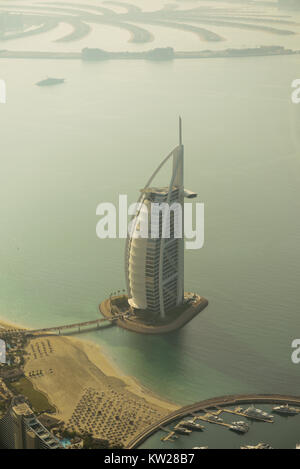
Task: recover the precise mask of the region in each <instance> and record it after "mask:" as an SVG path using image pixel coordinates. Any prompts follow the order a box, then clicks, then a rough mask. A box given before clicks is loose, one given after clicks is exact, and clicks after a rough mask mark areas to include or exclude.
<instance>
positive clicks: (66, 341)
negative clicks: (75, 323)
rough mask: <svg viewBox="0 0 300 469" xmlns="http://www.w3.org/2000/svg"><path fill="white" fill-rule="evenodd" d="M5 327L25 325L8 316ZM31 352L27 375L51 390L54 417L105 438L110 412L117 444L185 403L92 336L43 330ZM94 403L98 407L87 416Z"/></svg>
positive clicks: (1, 323) (1, 322) (112, 435)
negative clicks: (129, 371) (158, 390)
mask: <svg viewBox="0 0 300 469" xmlns="http://www.w3.org/2000/svg"><path fill="white" fill-rule="evenodd" d="M0 327H2V328H5V327H8V328H13V329H21V328H22V329H24V327H22V326H21V325H20V324H14V323H12V322H9V321H7V320H3V319H0ZM26 329H28V328H26ZM25 351H26V353H27V355H26V359H25V365H24V367H23V370H24V375H25V377H26V378H27V379H28V380H30V382H31V383H32V385H33V387H34V389H35V390H37V391H39V392H41V393H43V394H46V396H47V398H48V400H49V402H50V403H51V404H52V405H53V406H54V407H55V408H56V409H57V412H56V414H55V415H54V416H56V417H57V418H58V419H60V420H62V421H63V422H64V423H65V426H66V427H67V428H68V429H70V430H75V431H76V432H78V433H82V432H86V431H89V432H92V433H93V436H94V437H96V438H103V439H105V431H106V432H107V431H108V430H107V429H106V430H105V425H103V426H101V425H100V424H99V423H98V421H99V419H101V421H103V419H104V421H105V416H104V417H103V412H106V413H107V422H108V423H107V426H108V427H109V428H110V433H109V432H108V434H109V435H110V436H109V438H106V439H109V441H111V442H112V444H119V443H120V442H121V443H122V444H126V443H127V442H128V441H129V440H131V439H132V438H133V437H134V436H135V435H137V434H139V433H140V432H141V431H143V430H144V429H145V428H146V427H147V426H148V425H149V424H154V423H155V422H156V421H158V420H160V419H161V418H163V417H166V416H167V415H169V414H170V413H172V412H175V411H176V410H178V409H179V408H180V407H181V406H180V404H177V403H174V402H170V401H168V400H166V399H164V398H163V397H162V396H159V395H157V394H155V393H154V392H152V391H151V390H149V389H148V388H146V387H144V386H143V385H142V384H141V383H140V382H139V380H138V379H137V378H135V377H134V376H130V375H126V374H125V373H123V372H122V370H120V368H119V367H118V366H117V365H116V364H115V362H114V361H113V360H112V358H111V357H110V356H109V355H108V354H107V353H106V352H105V350H103V348H102V347H101V346H99V345H98V344H96V343H94V342H93V341H91V340H86V339H80V338H75V337H68V336H58V335H56V334H49V335H47V336H38V335H37V336H33V337H32V338H30V339H29V342H28V345H27V346H26V348H25ZM37 371H42V373H41V374H39V373H37ZM91 408H93V409H94V412H93V413H92V415H91V416H89V418H87V417H86V416H87V414H88V413H89V412H90V409H91ZM100 415H101V418H100V417H99V416H100ZM130 415H131V416H132V420H130V419H129V418H128V416H130ZM135 416H136V417H135ZM116 417H117V418H116ZM135 418H136V420H134V419H135ZM91 420H92V421H93V424H91ZM102 427H103V428H102ZM106 428H107V427H106ZM120 435H121V436H120Z"/></svg>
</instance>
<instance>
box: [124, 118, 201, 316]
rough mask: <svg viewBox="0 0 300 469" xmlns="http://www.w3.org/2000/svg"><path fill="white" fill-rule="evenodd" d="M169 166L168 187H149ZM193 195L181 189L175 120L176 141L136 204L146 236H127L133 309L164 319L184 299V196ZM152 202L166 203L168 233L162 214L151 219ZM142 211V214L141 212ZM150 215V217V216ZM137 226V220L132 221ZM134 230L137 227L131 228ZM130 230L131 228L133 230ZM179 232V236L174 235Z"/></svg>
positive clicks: (181, 154)
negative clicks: (169, 163)
mask: <svg viewBox="0 0 300 469" xmlns="http://www.w3.org/2000/svg"><path fill="white" fill-rule="evenodd" d="M170 159H171V160H172V163H173V167H172V173H171V179H170V183H169V186H168V187H158V188H157V187H152V186H151V184H152V181H153V180H154V178H155V177H156V176H157V174H158V173H159V172H160V170H161V169H162V167H163V166H164V165H165V163H166V162H167V161H168V160H170ZM196 196H197V194H195V193H193V192H191V191H187V190H185V189H184V146H183V143H182V122H181V118H180V119H179V144H178V146H176V148H174V150H173V151H172V152H171V153H170V154H169V155H168V156H167V157H166V158H164V160H163V161H162V162H161V163H160V165H159V166H158V168H157V169H156V170H155V171H154V173H153V174H152V176H151V177H150V179H149V180H148V182H147V184H146V185H145V187H144V188H143V189H142V190H141V196H140V198H139V201H138V202H139V204H140V205H143V206H144V207H146V208H147V210H145V211H144V212H143V211H141V213H140V220H141V217H143V216H144V217H147V218H148V220H147V221H148V226H149V233H148V237H147V238H145V237H144V238H142V237H138V236H134V235H133V236H132V235H131V236H128V238H127V242H126V252H125V269H126V282H127V291H128V299H129V300H128V301H129V304H130V306H131V307H132V308H133V309H134V310H145V311H146V312H149V314H154V315H159V316H160V317H161V318H165V317H166V315H167V314H168V312H171V311H172V309H174V308H175V307H176V306H179V305H181V304H182V303H183V301H184V198H185V197H188V198H193V197H196ZM153 204H156V205H158V204H160V205H161V206H162V205H164V206H166V205H167V206H168V207H169V208H170V210H169V233H168V236H167V237H166V236H163V233H164V229H165V226H164V224H163V220H162V217H161V216H160V217H158V218H156V220H154V219H153V216H152V215H153V212H152V210H151V207H152V206H153ZM142 212H143V213H142ZM151 217H152V219H151ZM155 223H156V230H157V233H159V235H158V236H157V237H153V236H152V232H151V233H150V227H151V229H153V225H155ZM136 225H138V223H137V224H136ZM135 229H137V226H136V227H135ZM133 231H134V230H133ZM178 233H179V235H178Z"/></svg>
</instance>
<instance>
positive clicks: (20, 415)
mask: <svg viewBox="0 0 300 469" xmlns="http://www.w3.org/2000/svg"><path fill="white" fill-rule="evenodd" d="M0 448H4V449H59V448H62V446H61V444H60V442H59V441H58V440H57V438H55V437H54V436H53V435H52V433H50V432H49V431H48V430H47V429H46V428H45V427H44V426H43V425H42V424H41V423H40V422H39V420H38V419H37V417H36V416H35V414H34V413H33V411H32V410H31V408H30V407H29V405H28V404H27V403H26V402H25V401H24V399H23V398H22V397H15V398H13V400H12V403H11V405H10V407H9V409H8V411H7V412H6V414H5V415H4V417H3V418H2V419H0Z"/></svg>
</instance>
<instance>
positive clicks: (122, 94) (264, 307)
mask: <svg viewBox="0 0 300 469" xmlns="http://www.w3.org/2000/svg"><path fill="white" fill-rule="evenodd" d="M299 66H300V58H299V57H296V56H295V57H268V58H247V59H228V60H223V59H220V60H202V61H189V60H186V61H182V62H180V61H177V62H174V63H164V64H152V63H144V62H127V63H126V65H125V66H124V63H120V62H111V63H109V62H107V63H99V64H82V63H80V62H73V63H72V62H69V63H63V62H56V61H26V67H24V62H23V61H8V60H7V61H2V62H1V74H0V75H2V76H3V78H5V79H6V81H7V85H8V102H7V104H6V105H5V106H1V107H0V142H1V172H0V200H1V203H0V219H1V244H0V258H1V264H0V311H1V316H2V317H3V318H6V319H8V320H11V321H15V322H17V323H22V324H26V325H28V326H50V325H54V324H57V325H58V324H64V323H70V322H75V321H78V320H82V321H84V320H89V319H93V318H97V317H98V303H99V302H100V301H102V300H103V299H104V298H105V297H106V296H107V295H109V293H110V292H111V291H115V290H118V289H121V288H124V286H125V282H124V274H123V269H124V267H123V251H124V241H123V240H99V239H97V237H96V233H95V227H96V223H97V217H96V215H95V213H96V206H97V205H98V203H100V202H103V201H109V202H116V201H117V199H118V194H119V193H121V194H128V197H129V200H131V201H134V200H135V199H136V198H137V196H138V190H139V189H140V188H141V187H142V186H143V184H144V183H145V181H146V179H147V177H148V175H149V174H150V173H151V172H152V171H153V169H154V168H155V167H156V166H157V164H158V163H159V161H160V160H161V159H162V157H163V156H164V155H165V154H167V152H169V151H170V149H171V148H172V147H173V146H174V145H175V144H176V142H177V116H178V115H179V114H182V116H183V119H184V141H185V150H186V167H185V180H186V186H187V187H188V188H190V189H192V190H195V191H197V192H198V193H199V201H201V202H204V203H205V211H206V215H205V236H206V242H205V247H204V248H203V249H202V250H199V251H187V252H186V275H185V277H186V289H187V290H195V291H197V292H199V293H200V294H202V295H204V296H205V297H207V298H208V299H209V301H210V304H209V307H208V308H207V309H206V310H205V311H204V312H203V313H202V314H201V315H199V316H198V317H197V318H196V319H194V320H193V321H192V322H191V323H190V324H189V325H187V326H186V327H185V328H184V329H183V330H181V331H179V332H177V333H175V334H172V335H168V336H161V337H145V336H139V335H135V334H132V333H128V332H126V331H123V330H120V329H117V328H112V329H107V330H105V331H104V332H97V333H96V332H95V333H91V334H89V335H86V336H85V335H83V336H81V337H82V338H84V337H86V338H88V339H92V340H93V341H95V342H96V343H98V344H100V345H101V346H102V347H103V348H104V350H105V351H106V352H107V354H109V355H110V356H111V358H112V359H113V360H114V361H115V362H116V364H117V365H118V366H119V367H120V368H121V369H122V371H123V372H124V373H128V374H132V375H134V376H136V377H137V378H138V379H140V380H141V382H142V383H143V384H144V385H146V386H148V387H149V388H151V389H152V390H154V391H155V392H157V393H159V394H162V395H164V396H166V397H167V398H168V399H172V400H174V401H176V402H178V403H181V404H187V403H190V402H193V401H198V400H201V399H204V398H208V397H213V396H217V395H223V394H229V393H243V392H247V393H249V392H267V393H270V392H271V393H272V392H274V393H289V394H297V393H298V390H299V385H300V367H299V365H298V366H297V365H293V364H292V362H291V342H292V340H293V339H294V338H296V337H299V336H300V320H299V293H298V290H299V274H300V264H299V233H300V230H299V228H300V226H299V187H300V184H299V182H300V181H299V174H300V173H299V169H300V137H299V135H300V132H299V131H300V106H296V105H292V104H291V102H290V93H291V82H292V80H294V79H295V78H297V76H299ZM44 75H49V76H51V75H52V76H53V75H54V76H55V75H56V76H64V77H65V78H66V79H67V83H66V85H64V86H61V87H55V88H44V89H39V88H37V87H34V86H33V84H34V83H35V82H36V81H38V79H40V78H41V77H43V76H44ZM20 76H22V80H20Z"/></svg>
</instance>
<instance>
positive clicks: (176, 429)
mask: <svg viewBox="0 0 300 469" xmlns="http://www.w3.org/2000/svg"><path fill="white" fill-rule="evenodd" d="M174 432H175V433H179V434H180V435H189V434H190V433H192V430H189V429H188V428H184V427H181V426H180V425H176V427H174Z"/></svg>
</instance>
